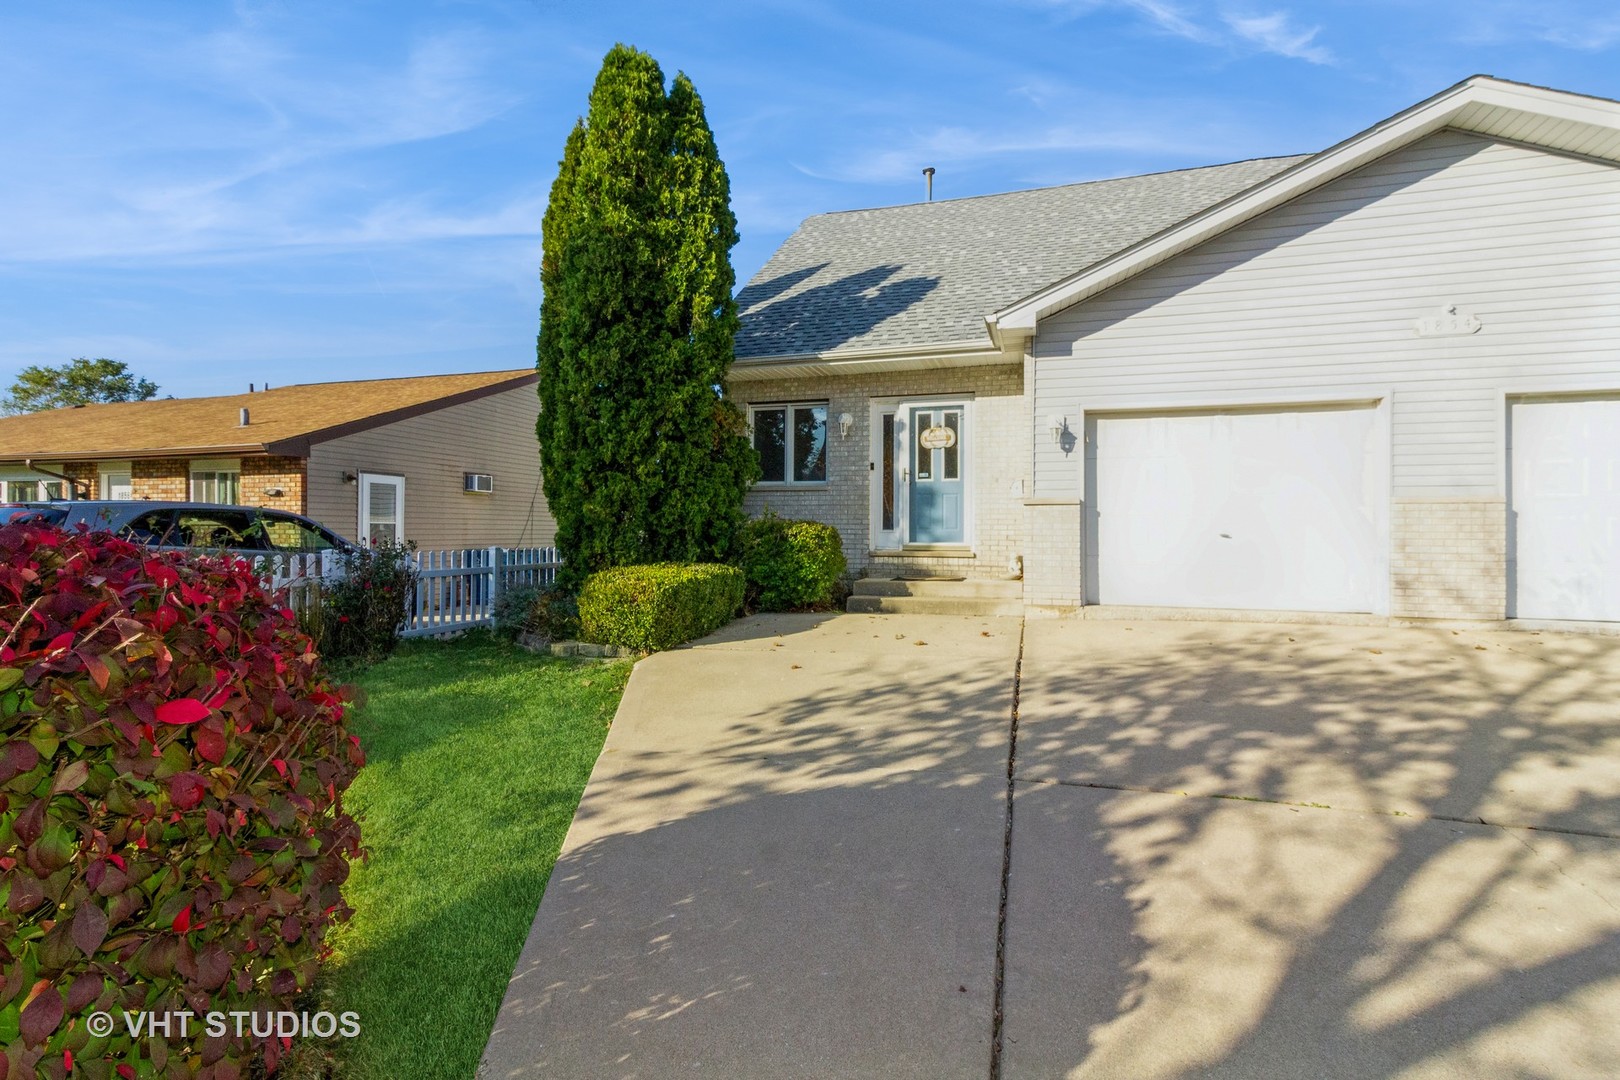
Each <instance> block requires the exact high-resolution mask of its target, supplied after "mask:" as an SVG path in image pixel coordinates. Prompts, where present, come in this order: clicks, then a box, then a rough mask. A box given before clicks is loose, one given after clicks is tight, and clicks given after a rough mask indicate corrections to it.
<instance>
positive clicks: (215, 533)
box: [162, 510, 269, 551]
mask: <svg viewBox="0 0 1620 1080" xmlns="http://www.w3.org/2000/svg"><path fill="white" fill-rule="evenodd" d="M162 542H163V543H165V544H177V545H180V546H182V547H194V548H203V549H204V550H208V551H215V550H222V549H226V548H229V549H231V550H235V551H266V550H268V549H269V545H268V544H266V543H265V539H264V529H263V527H262V526H261V525H260V524H259V522H258V521H256V520H255V519H254V515H253V513H252V512H251V511H247V510H240V511H238V510H177V511H175V514H174V528H173V529H171V530H170V531H169V534H168V535H167V536H166V537H165V538H164V539H163V541H162Z"/></svg>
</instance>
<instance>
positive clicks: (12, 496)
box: [0, 465, 67, 502]
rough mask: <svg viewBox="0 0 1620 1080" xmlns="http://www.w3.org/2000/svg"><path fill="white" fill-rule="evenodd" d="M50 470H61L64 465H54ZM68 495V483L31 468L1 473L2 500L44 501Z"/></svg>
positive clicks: (0, 499) (0, 488) (0, 490)
mask: <svg viewBox="0 0 1620 1080" xmlns="http://www.w3.org/2000/svg"><path fill="white" fill-rule="evenodd" d="M50 470H51V471H52V472H61V471H62V467H61V466H60V465H52V466H50ZM66 497H67V484H66V483H65V482H64V481H63V480H61V479H60V478H58V477H54V476H47V475H45V474H44V473H39V472H34V471H33V470H31V469H19V470H16V471H13V472H3V473H0V502H44V501H46V500H49V499H62V498H66Z"/></svg>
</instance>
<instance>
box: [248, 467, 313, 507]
mask: <svg viewBox="0 0 1620 1080" xmlns="http://www.w3.org/2000/svg"><path fill="white" fill-rule="evenodd" d="M277 489H279V490H280V491H281V492H282V494H281V495H270V494H267V492H269V491H273V490H277ZM242 502H243V503H244V504H246V505H248V506H266V507H269V508H270V509H272V510H291V511H292V512H293V513H295V514H302V513H303V512H304V505H305V502H304V459H303V458H291V457H245V458H243V459H242Z"/></svg>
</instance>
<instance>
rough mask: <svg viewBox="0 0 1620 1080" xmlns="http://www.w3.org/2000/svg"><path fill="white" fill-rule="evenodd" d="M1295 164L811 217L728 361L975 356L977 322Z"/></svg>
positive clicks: (984, 343) (757, 297)
mask: <svg viewBox="0 0 1620 1080" xmlns="http://www.w3.org/2000/svg"><path fill="white" fill-rule="evenodd" d="M1300 160H1303V159H1302V158H1296V157H1286V158H1264V159H1259V160H1255V161H1242V162H1237V163H1235V164H1231V165H1215V166H1208V167H1205V168H1198V169H1183V170H1179V171H1176V172H1168V173H1155V174H1151V175H1147V176H1132V177H1125V178H1122V179H1117V180H1097V181H1092V182H1090V183H1084V184H1068V185H1064V186H1062V187H1051V188H1037V189H1034V190H1031V191H1014V192H1009V193H1006V194H1002V195H986V196H978V197H976V198H967V199H949V200H940V201H938V202H924V203H911V204H908V205H904V206H891V207H883V208H880V209H873V210H852V211H844V212H840V213H832V214H821V215H818V216H816V217H812V218H809V219H807V220H806V221H805V222H804V223H803V224H802V225H800V227H799V228H798V230H797V231H795V232H794V234H793V235H792V236H791V237H789V238H788V240H787V241H786V242H785V243H784V244H783V245H782V246H781V247H780V248H779V249H777V251H776V253H775V254H774V255H772V257H771V259H770V261H769V262H767V263H766V264H765V266H764V268H763V269H761V270H760V272H759V273H758V274H756V275H755V276H754V278H753V280H751V281H750V282H749V283H748V285H747V286H746V287H745V288H743V289H742V291H741V292H739V293H738V295H737V304H738V309H739V312H740V314H741V317H742V326H741V329H740V330H739V332H738V334H737V342H736V350H737V351H736V355H737V358H738V360H739V362H741V363H742V364H744V365H747V364H748V363H749V362H750V361H753V362H758V361H762V360H766V359H768V358H780V357H807V356H829V355H834V354H838V355H853V354H861V353H874V352H883V353H890V354H895V353H902V352H907V351H917V350H927V349H936V350H951V349H973V350H977V351H979V352H984V351H985V350H986V349H987V348H988V347H989V345H990V342H989V341H988V340H987V339H986V336H985V330H984V316H985V314H986V313H988V312H990V311H994V310H995V309H996V308H998V307H1000V306H1003V305H1005V304H1008V303H1011V302H1013V301H1014V300H1016V299H1018V298H1019V297H1021V296H1024V295H1027V294H1028V293H1029V292H1031V291H1032V290H1034V289H1038V288H1040V287H1042V286H1044V285H1046V284H1047V283H1049V282H1051V281H1054V280H1056V279H1058V278H1060V277H1063V276H1065V275H1067V274H1070V273H1072V272H1074V271H1075V270H1078V269H1080V268H1082V267H1085V266H1087V265H1090V264H1091V263H1094V262H1096V261H1098V260H1099V259H1102V258H1104V257H1106V256H1108V255H1111V254H1113V253H1114V252H1116V251H1118V250H1120V249H1121V248H1125V247H1129V246H1130V245H1131V244H1133V243H1135V242H1136V241H1138V240H1140V239H1142V238H1143V237H1145V236H1149V235H1152V234H1153V233H1156V232H1158V231H1160V230H1162V229H1164V228H1166V227H1168V226H1169V225H1171V224H1173V223H1175V222H1177V221H1180V220H1182V219H1184V218H1186V217H1187V216H1188V215H1189V214H1192V213H1195V212H1196V211H1198V210H1201V209H1203V208H1204V207H1206V206H1209V205H1210V204H1212V203H1216V202H1220V201H1221V200H1223V199H1225V198H1227V197H1229V196H1231V195H1232V194H1234V193H1236V192H1238V191H1241V190H1244V189H1246V188H1249V187H1252V186H1253V185H1254V184H1256V183H1257V182H1259V181H1262V180H1264V179H1266V178H1268V177H1270V176H1273V175H1275V174H1276V173H1278V172H1280V171H1282V170H1283V169H1286V168H1287V167H1289V166H1290V165H1293V164H1294V163H1295V162H1297V161H1300Z"/></svg>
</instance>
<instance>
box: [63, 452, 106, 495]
mask: <svg viewBox="0 0 1620 1080" xmlns="http://www.w3.org/2000/svg"><path fill="white" fill-rule="evenodd" d="M62 472H63V474H64V475H66V476H71V477H73V479H75V480H77V481H79V484H75V485H74V487H76V488H78V489H79V493H80V495H79V497H81V498H86V499H99V498H101V492H100V491H98V490H97V488H98V486H99V485H100V483H101V477H100V476H99V475H98V473H97V469H96V463H95V462H93V461H70V462H68V463H67V464H66V465H63V466H62ZM81 484H82V485H83V486H82V487H81V486H80V485H81ZM86 492H88V494H85V493H86Z"/></svg>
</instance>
